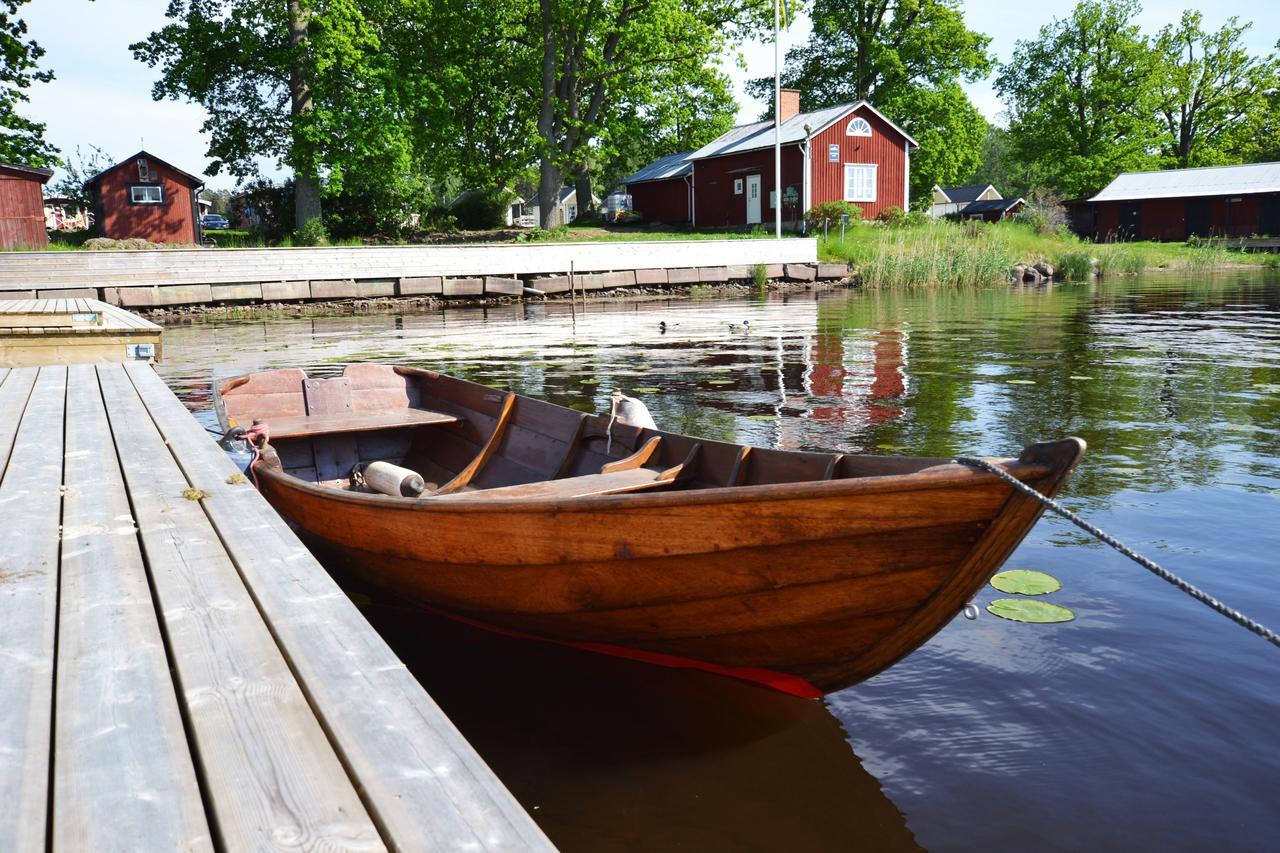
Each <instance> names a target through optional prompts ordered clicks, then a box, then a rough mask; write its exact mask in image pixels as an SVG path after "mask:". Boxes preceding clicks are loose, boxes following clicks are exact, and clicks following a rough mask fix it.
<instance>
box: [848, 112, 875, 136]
mask: <svg viewBox="0 0 1280 853" xmlns="http://www.w3.org/2000/svg"><path fill="white" fill-rule="evenodd" d="M844 132H845V135H846V136H870V135H871V123H870V122H869V121H867V120H866V119H865V118H858V117H856V116H855V117H854V118H852V119H850V120H849V126H848V127H847V128H845V131H844Z"/></svg>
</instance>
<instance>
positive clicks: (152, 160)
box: [84, 151, 204, 243]
mask: <svg viewBox="0 0 1280 853" xmlns="http://www.w3.org/2000/svg"><path fill="white" fill-rule="evenodd" d="M84 186H85V189H86V190H88V191H89V193H90V195H91V196H92V198H93V211H94V217H95V220H96V221H97V223H98V233H99V235H100V236H103V237H111V238H114V239H117V240H126V239H128V238H130V237H140V238H142V239H144V240H150V241H151V242H153V243H198V242H200V212H199V210H200V209H199V204H198V199H199V196H200V189H201V188H202V187H203V186H204V181H203V180H202V179H200V178H197V177H196V176H195V175H190V174H188V173H186V172H184V171H182V170H181V169H179V168H177V167H176V166H172V165H170V164H169V163H166V162H165V161H163V160H161V159H160V158H159V157H156V156H155V155H154V154H148V153H147V152H146V151H139V152H138V153H137V154H135V155H133V156H132V157H130V158H129V159H128V160H124V161H122V162H120V163H117V164H116V165H114V166H112V167H111V168H109V169H106V170H104V171H102V172H99V173H98V174H96V175H94V176H93V177H92V178H90V179H89V180H87V181H85V182H84Z"/></svg>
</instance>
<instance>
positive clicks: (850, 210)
mask: <svg viewBox="0 0 1280 853" xmlns="http://www.w3.org/2000/svg"><path fill="white" fill-rule="evenodd" d="M899 212H901V211H899ZM846 216H847V217H849V221H850V222H852V221H855V220H857V219H858V218H859V217H860V216H862V208H860V207H858V206H857V205H856V204H854V203H853V202H851V201H824V202H819V203H818V204H815V205H813V207H810V208H809V212H808V213H806V214H805V215H804V218H805V222H807V223H808V224H809V228H810V229H811V230H814V231H818V230H826V229H829V228H830V227H832V226H839V225H840V222H841V220H842V219H844V217H846Z"/></svg>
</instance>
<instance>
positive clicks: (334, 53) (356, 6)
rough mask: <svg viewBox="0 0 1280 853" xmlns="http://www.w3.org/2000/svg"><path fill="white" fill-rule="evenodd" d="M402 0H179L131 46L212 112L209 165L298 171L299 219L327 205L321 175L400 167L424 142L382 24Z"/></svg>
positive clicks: (333, 187) (165, 85)
mask: <svg viewBox="0 0 1280 853" xmlns="http://www.w3.org/2000/svg"><path fill="white" fill-rule="evenodd" d="M399 5H400V4H398V3H393V2H390V0H269V1H268V2H264V0H170V3H169V6H168V9H167V11H166V16H167V17H168V18H169V19H170V21H171V22H170V23H169V24H168V25H166V26H165V27H163V28H161V29H160V30H158V31H156V32H153V33H152V34H151V35H150V36H149V37H148V38H147V39H146V40H145V41H142V42H139V43H137V44H134V45H132V46H131V49H132V50H133V53H134V56H136V57H137V58H138V59H140V60H142V61H143V62H145V63H147V64H148V65H150V66H153V67H159V69H160V72H161V75H160V79H159V80H158V81H157V82H156V84H155V87H154V90H153V93H152V94H153V96H154V97H155V98H156V99H157V100H159V99H162V98H166V97H167V98H175V99H178V98H187V99H190V100H192V101H195V102H197V103H199V104H201V105H202V106H203V107H204V108H205V109H206V110H207V111H208V113H209V118H208V120H207V121H206V122H205V124H204V130H205V131H206V132H207V133H208V134H209V138H210V144H209V156H210V157H211V158H213V162H212V163H211V165H210V167H209V169H208V173H209V174H218V173H219V172H220V171H221V170H222V169H224V168H225V169H226V170H227V171H229V172H230V173H231V174H233V175H235V176H236V177H240V178H243V177H248V176H251V175H255V174H257V172H258V160H259V159H262V158H267V159H271V158H274V159H276V160H277V161H279V162H281V163H283V164H287V165H288V166H290V167H291V168H292V169H293V170H294V174H295V186H296V196H295V211H296V221H297V226H298V227H299V228H301V227H302V226H303V225H304V224H305V223H306V222H307V221H308V220H311V219H315V218H316V217H318V216H319V215H320V195H321V182H322V180H323V181H324V185H325V187H324V188H325V190H326V191H329V192H333V193H337V192H340V191H341V188H342V182H343V180H344V178H345V177H346V176H347V175H348V174H349V173H351V172H352V171H356V170H358V171H359V173H360V175H361V177H362V178H368V177H369V176H370V175H371V174H373V175H386V176H388V178H389V179H396V178H397V177H398V176H399V175H402V174H403V173H404V172H405V171H406V170H408V169H409V168H410V159H411V153H412V148H411V146H410V144H409V140H408V135H407V132H406V126H405V122H403V121H402V120H399V117H400V110H399V102H398V96H399V94H400V93H401V88H400V86H399V85H398V76H397V69H396V67H395V63H394V62H393V58H392V57H391V55H390V54H389V53H388V52H387V51H384V50H382V42H381V38H380V36H381V34H382V33H383V32H384V31H385V30H386V29H387V27H388V26H390V25H391V21H392V15H393V13H394V12H395V11H396V10H397V9H398V8H399Z"/></svg>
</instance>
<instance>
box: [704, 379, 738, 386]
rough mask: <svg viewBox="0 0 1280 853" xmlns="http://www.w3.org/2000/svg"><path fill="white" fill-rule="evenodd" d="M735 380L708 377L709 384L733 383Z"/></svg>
mask: <svg viewBox="0 0 1280 853" xmlns="http://www.w3.org/2000/svg"><path fill="white" fill-rule="evenodd" d="M733 382H734V380H732V379H708V380H707V384H708V385H732V384H733Z"/></svg>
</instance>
